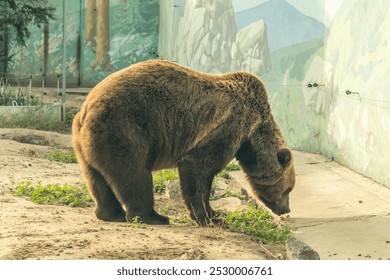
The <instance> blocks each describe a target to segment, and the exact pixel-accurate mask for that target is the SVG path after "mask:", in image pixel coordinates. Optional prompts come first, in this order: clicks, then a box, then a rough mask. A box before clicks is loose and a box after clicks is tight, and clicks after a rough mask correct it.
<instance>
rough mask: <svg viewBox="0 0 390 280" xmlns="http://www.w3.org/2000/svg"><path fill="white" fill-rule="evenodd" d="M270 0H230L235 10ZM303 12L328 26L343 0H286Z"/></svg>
mask: <svg viewBox="0 0 390 280" xmlns="http://www.w3.org/2000/svg"><path fill="white" fill-rule="evenodd" d="M268 1H270V0H245V1H242V0H232V2H233V7H234V11H235V12H239V11H242V10H246V9H249V8H252V7H254V6H257V5H260V4H262V3H265V2H268ZM287 2H288V3H290V4H291V5H292V6H294V7H295V8H296V9H298V10H299V11H300V12H302V13H303V14H305V15H307V16H310V17H313V18H315V19H317V20H319V21H321V22H322V23H323V24H325V26H327V27H329V25H330V23H331V22H332V20H333V17H334V16H335V14H336V12H337V11H338V9H339V8H340V6H341V4H342V3H343V2H344V0H311V1H307V0H287Z"/></svg>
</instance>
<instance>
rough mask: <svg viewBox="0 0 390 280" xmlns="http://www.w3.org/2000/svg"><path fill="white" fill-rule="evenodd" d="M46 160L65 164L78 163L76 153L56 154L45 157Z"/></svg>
mask: <svg viewBox="0 0 390 280" xmlns="http://www.w3.org/2000/svg"><path fill="white" fill-rule="evenodd" d="M43 157H44V158H45V159H49V160H55V161H59V162H63V163H77V158H76V155H75V153H74V152H54V153H50V154H46V155H44V156H43Z"/></svg>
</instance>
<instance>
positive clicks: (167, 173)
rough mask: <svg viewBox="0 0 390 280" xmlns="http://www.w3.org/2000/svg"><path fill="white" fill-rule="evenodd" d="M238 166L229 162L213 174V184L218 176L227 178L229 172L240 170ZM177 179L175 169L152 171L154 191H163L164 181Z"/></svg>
mask: <svg viewBox="0 0 390 280" xmlns="http://www.w3.org/2000/svg"><path fill="white" fill-rule="evenodd" d="M240 169H241V168H240V166H239V165H238V164H236V163H229V164H228V165H227V166H226V167H225V168H224V169H223V170H222V171H221V172H220V173H218V174H217V175H216V176H215V180H214V182H213V186H214V185H215V182H216V180H218V179H219V178H224V179H229V178H230V177H229V172H230V171H235V170H240ZM174 180H179V173H178V171H177V169H176V168H175V169H164V170H159V171H156V172H154V173H153V185H154V191H155V192H156V193H160V194H161V193H164V192H165V183H166V182H168V181H174Z"/></svg>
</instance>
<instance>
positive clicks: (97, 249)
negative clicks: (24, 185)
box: [0, 129, 286, 260]
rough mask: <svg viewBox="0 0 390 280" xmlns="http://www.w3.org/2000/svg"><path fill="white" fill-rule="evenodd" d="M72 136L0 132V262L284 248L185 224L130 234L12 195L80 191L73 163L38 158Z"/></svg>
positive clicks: (272, 254)
mask: <svg viewBox="0 0 390 280" xmlns="http://www.w3.org/2000/svg"><path fill="white" fill-rule="evenodd" d="M70 141H71V136H70V135H68V134H58V133H51V132H43V131H35V130H28V129H0V224H1V225H0V259H11V260H14V259H76V260H78V259H146V260H149V259H157V260H159V259H166V260H169V259H184V260H188V259H191V260H196V259H273V258H276V257H278V256H279V258H285V257H286V254H285V246H283V245H262V244H260V243H259V242H258V241H255V240H254V239H252V238H250V237H248V236H246V235H243V234H238V233H231V232H228V231H226V230H223V229H220V228H200V227H197V226H194V225H189V224H180V223H173V224H171V225H169V226H147V227H145V228H135V227H132V226H131V225H129V224H128V223H109V222H103V221H99V220H97V219H96V218H95V216H94V213H93V208H72V207H67V206H50V205H38V204H34V203H33V202H31V201H29V200H28V199H26V198H25V197H16V196H14V195H13V191H14V189H15V186H17V184H18V183H20V182H22V181H31V182H38V181H41V182H42V184H43V185H46V184H52V183H59V184H64V183H68V184H72V185H80V184H82V182H83V178H82V175H81V172H80V169H79V166H78V164H65V163H59V162H56V161H50V160H47V159H44V158H42V156H43V155H44V154H46V153H50V152H53V151H58V150H70V149H71V146H70ZM156 200H157V202H156V204H157V206H158V207H169V208H170V209H172V208H175V209H176V210H177V211H176V212H177V213H178V215H182V214H183V213H186V210H185V209H184V208H183V204H182V202H181V201H180V200H179V201H172V200H169V199H168V198H166V197H165V196H162V195H160V196H157V198H156Z"/></svg>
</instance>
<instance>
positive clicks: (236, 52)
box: [230, 42, 241, 60]
mask: <svg viewBox="0 0 390 280" xmlns="http://www.w3.org/2000/svg"><path fill="white" fill-rule="evenodd" d="M230 55H231V57H232V59H233V60H236V59H237V60H238V59H240V57H241V53H240V50H239V49H238V47H237V44H236V42H233V43H232V48H231V50H230Z"/></svg>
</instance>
